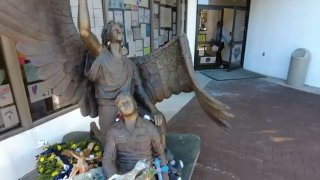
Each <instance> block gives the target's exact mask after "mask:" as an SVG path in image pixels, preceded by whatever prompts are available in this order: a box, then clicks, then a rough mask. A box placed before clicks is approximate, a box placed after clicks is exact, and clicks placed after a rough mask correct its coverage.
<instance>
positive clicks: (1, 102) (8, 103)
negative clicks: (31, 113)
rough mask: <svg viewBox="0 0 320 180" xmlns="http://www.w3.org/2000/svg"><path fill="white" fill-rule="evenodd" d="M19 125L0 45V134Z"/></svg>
mask: <svg viewBox="0 0 320 180" xmlns="http://www.w3.org/2000/svg"><path fill="white" fill-rule="evenodd" d="M19 125H20V120H19V115H18V113H17V108H16V106H15V101H14V98H13V95H12V91H11V86H10V80H9V78H8V75H7V68H6V64H5V61H4V57H3V52H2V48H1V46H0V134H1V133H4V132H6V131H8V130H10V129H12V128H14V127H17V126H19Z"/></svg>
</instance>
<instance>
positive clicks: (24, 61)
mask: <svg viewBox="0 0 320 180" xmlns="http://www.w3.org/2000/svg"><path fill="white" fill-rule="evenodd" d="M17 55H18V59H19V64H20V69H21V73H22V77H23V81H24V86H25V89H26V93H27V96H28V100H29V107H30V113H31V117H32V120H33V121H36V120H39V119H41V118H43V117H46V116H48V115H50V114H53V113H55V112H58V111H59V110H61V109H64V108H66V107H69V106H70V104H69V103H68V102H64V101H63V100H62V99H61V98H60V97H58V96H55V95H53V94H52V90H51V89H48V88H47V87H46V86H45V84H44V81H43V80H41V79H40V78H39V77H38V74H37V68H36V67H35V66H34V65H33V64H32V63H31V62H32V60H31V59H30V58H29V57H26V56H25V55H23V54H22V53H20V52H18V51H17Z"/></svg>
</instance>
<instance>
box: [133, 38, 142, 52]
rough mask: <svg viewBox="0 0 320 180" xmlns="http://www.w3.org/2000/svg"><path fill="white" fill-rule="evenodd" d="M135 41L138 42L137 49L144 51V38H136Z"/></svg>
mask: <svg viewBox="0 0 320 180" xmlns="http://www.w3.org/2000/svg"><path fill="white" fill-rule="evenodd" d="M135 43H136V51H142V50H143V42H142V40H136V41H135ZM142 54H143V53H142Z"/></svg>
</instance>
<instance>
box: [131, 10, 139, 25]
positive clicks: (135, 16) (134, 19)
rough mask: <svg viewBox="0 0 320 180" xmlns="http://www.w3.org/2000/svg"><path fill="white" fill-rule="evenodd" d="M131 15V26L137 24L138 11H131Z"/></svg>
mask: <svg viewBox="0 0 320 180" xmlns="http://www.w3.org/2000/svg"><path fill="white" fill-rule="evenodd" d="M131 15H132V21H131V25H132V26H139V14H138V11H132V12H131Z"/></svg>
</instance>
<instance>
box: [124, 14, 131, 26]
mask: <svg viewBox="0 0 320 180" xmlns="http://www.w3.org/2000/svg"><path fill="white" fill-rule="evenodd" d="M124 19H125V21H124V26H125V27H130V26H131V11H125V12H124Z"/></svg>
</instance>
